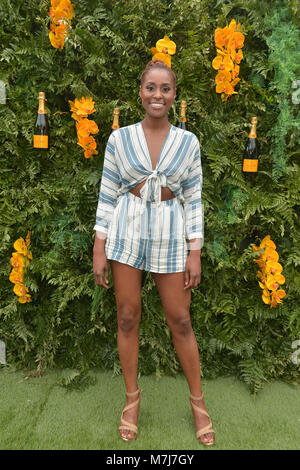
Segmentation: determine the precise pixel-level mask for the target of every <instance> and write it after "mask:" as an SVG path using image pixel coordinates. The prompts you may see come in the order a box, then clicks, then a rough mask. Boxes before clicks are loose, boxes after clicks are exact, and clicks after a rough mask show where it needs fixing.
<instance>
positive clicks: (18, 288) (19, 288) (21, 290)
mask: <svg viewBox="0 0 300 470" xmlns="http://www.w3.org/2000/svg"><path fill="white" fill-rule="evenodd" d="M27 292H28V288H27V287H26V286H24V285H23V284H22V283H21V282H18V283H16V284H15V287H14V293H15V294H16V295H17V296H18V297H21V296H23V295H25V294H26V293H27Z"/></svg>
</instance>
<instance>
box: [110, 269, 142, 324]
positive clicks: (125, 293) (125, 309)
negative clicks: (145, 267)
mask: <svg viewBox="0 0 300 470" xmlns="http://www.w3.org/2000/svg"><path fill="white" fill-rule="evenodd" d="M109 263H110V268H111V272H112V276H113V282H114V290H115V297H116V303H117V311H118V315H119V314H128V315H130V314H131V313H132V314H135V315H136V314H139V316H140V314H141V305H142V300H141V285H142V275H143V271H142V270H141V269H137V268H133V267H132V266H129V265H128V264H125V263H120V262H119V261H115V260H109Z"/></svg>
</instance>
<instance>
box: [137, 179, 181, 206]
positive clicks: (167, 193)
mask: <svg viewBox="0 0 300 470" xmlns="http://www.w3.org/2000/svg"><path fill="white" fill-rule="evenodd" d="M145 183H146V180H145V181H142V182H141V183H139V184H138V185H137V186H135V187H134V188H132V189H130V190H129V192H130V193H132V194H134V195H135V196H137V197H141V195H140V189H142V187H143V186H144V184H145ZM174 197H175V194H174V193H172V191H171V190H170V189H169V188H167V187H162V188H161V200H162V201H167V200H169V199H173V198H174Z"/></svg>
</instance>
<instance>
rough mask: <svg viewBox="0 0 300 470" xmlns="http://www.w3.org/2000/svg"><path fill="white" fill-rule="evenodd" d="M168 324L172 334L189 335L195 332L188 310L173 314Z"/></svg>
mask: <svg viewBox="0 0 300 470" xmlns="http://www.w3.org/2000/svg"><path fill="white" fill-rule="evenodd" d="M168 324H169V327H170V330H171V332H172V334H175V335H177V336H188V335H190V334H191V333H192V332H193V328H192V323H191V317H190V313H189V312H187V311H183V312H181V313H179V314H178V315H176V316H174V315H173V316H172V318H171V319H169V321H168Z"/></svg>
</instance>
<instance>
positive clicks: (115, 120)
mask: <svg viewBox="0 0 300 470" xmlns="http://www.w3.org/2000/svg"><path fill="white" fill-rule="evenodd" d="M119 115H120V108H115V109H114V114H113V123H112V126H111V128H112V129H113V131H114V130H115V129H120V125H119Z"/></svg>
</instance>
